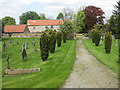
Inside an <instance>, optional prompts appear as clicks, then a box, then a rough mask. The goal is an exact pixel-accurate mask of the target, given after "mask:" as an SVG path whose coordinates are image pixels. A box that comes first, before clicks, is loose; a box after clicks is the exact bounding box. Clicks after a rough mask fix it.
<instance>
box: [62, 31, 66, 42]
mask: <svg viewBox="0 0 120 90" xmlns="http://www.w3.org/2000/svg"><path fill="white" fill-rule="evenodd" d="M62 34H63V43H65V42H66V39H67V32H66V31H65V30H63V32H62Z"/></svg>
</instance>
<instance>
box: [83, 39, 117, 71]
mask: <svg viewBox="0 0 120 90" xmlns="http://www.w3.org/2000/svg"><path fill="white" fill-rule="evenodd" d="M83 43H84V45H85V46H86V47H87V49H88V51H89V52H90V53H91V54H92V55H93V56H95V57H96V58H97V59H98V60H99V61H100V62H102V63H103V64H105V65H106V66H108V67H109V68H111V69H112V70H113V71H114V72H116V73H118V47H116V46H115V43H116V40H115V39H113V40H112V47H111V52H110V54H106V53H105V49H104V40H103V45H99V46H98V47H97V46H95V44H93V43H92V40H91V39H86V40H83Z"/></svg>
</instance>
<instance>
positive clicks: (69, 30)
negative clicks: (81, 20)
mask: <svg viewBox="0 0 120 90" xmlns="http://www.w3.org/2000/svg"><path fill="white" fill-rule="evenodd" d="M59 26H60V28H61V31H62V30H66V31H67V33H72V32H74V30H73V25H72V23H71V22H70V21H69V20H64V24H60V25H59Z"/></svg>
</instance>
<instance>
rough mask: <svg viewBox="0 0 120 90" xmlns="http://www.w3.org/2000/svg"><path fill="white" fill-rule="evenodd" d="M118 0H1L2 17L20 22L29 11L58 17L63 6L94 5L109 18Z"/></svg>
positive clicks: (76, 8) (75, 7)
mask: <svg viewBox="0 0 120 90" xmlns="http://www.w3.org/2000/svg"><path fill="white" fill-rule="evenodd" d="M117 1H118V0H0V19H1V18H3V17H5V16H11V17H13V18H15V19H16V23H17V24H19V16H20V15H21V14H22V13H24V12H27V11H35V12H37V13H38V14H40V13H44V14H45V15H46V17H48V18H52V19H56V17H57V15H58V13H59V12H61V11H62V9H63V8H65V7H69V8H72V9H73V10H74V11H76V10H78V8H79V7H83V6H89V5H93V6H96V7H100V8H101V9H102V10H103V11H104V12H105V17H106V19H108V18H109V17H110V16H111V15H112V11H113V9H115V8H114V7H113V5H115V4H116V2H117Z"/></svg>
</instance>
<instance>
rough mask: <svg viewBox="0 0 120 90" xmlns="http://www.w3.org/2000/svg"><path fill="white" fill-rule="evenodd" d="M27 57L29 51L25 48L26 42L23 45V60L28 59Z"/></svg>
mask: <svg viewBox="0 0 120 90" xmlns="http://www.w3.org/2000/svg"><path fill="white" fill-rule="evenodd" d="M26 58H27V53H26V50H25V44H23V46H22V59H23V61H24V60H26Z"/></svg>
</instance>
